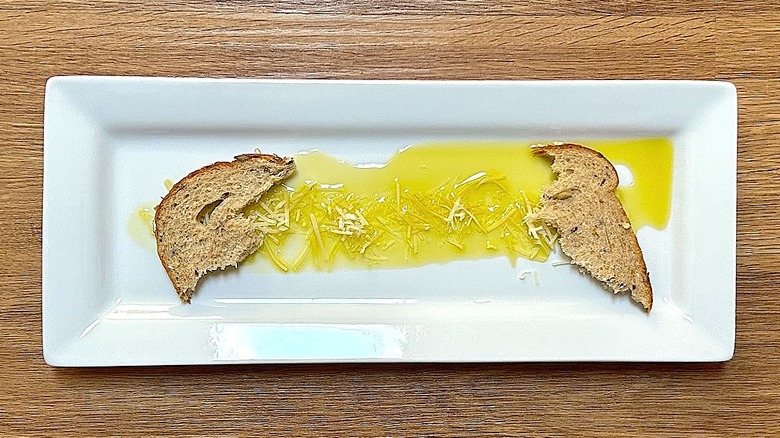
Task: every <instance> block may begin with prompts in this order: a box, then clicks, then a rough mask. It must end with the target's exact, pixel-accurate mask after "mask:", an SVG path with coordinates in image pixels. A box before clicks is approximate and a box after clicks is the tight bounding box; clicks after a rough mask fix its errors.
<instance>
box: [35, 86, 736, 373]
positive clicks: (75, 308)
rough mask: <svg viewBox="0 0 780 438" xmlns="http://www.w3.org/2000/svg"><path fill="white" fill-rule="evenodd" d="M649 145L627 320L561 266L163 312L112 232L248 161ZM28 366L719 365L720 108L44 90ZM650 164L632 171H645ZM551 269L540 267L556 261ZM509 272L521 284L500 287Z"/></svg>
mask: <svg viewBox="0 0 780 438" xmlns="http://www.w3.org/2000/svg"><path fill="white" fill-rule="evenodd" d="M648 136H664V137H670V138H671V139H672V141H673V143H674V176H673V178H674V180H673V204H672V215H671V219H670V222H669V225H668V226H667V228H666V229H664V230H662V231H657V230H654V229H650V228H643V229H641V230H640V231H639V233H638V234H639V239H640V243H641V245H642V247H643V250H644V252H645V258H646V261H647V263H648V267H649V269H650V271H651V275H652V280H653V285H654V290H655V297H656V299H655V305H654V308H653V311H652V312H651V313H650V314H649V315H648V314H645V313H644V312H642V311H641V310H640V309H639V308H638V307H637V306H636V305H634V304H633V303H632V302H630V300H629V299H628V298H627V297H623V296H618V297H615V296H612V295H610V294H609V293H606V292H604V291H603V290H602V289H601V288H600V287H599V285H597V284H596V283H595V282H593V281H591V280H590V279H589V278H587V277H584V276H582V275H580V274H579V273H578V272H577V271H576V270H575V269H573V268H570V267H568V266H565V267H553V266H551V264H550V262H547V263H544V264H540V263H532V262H527V261H524V260H520V261H519V263H518V266H517V267H516V268H514V269H512V268H511V267H510V266H509V263H508V261H507V260H506V259H505V258H499V259H492V260H477V261H464V262H455V263H450V264H445V265H430V266H426V267H422V268H415V269H405V270H373V271H349V270H341V271H334V272H330V273H322V272H304V273H300V274H295V275H290V274H279V273H274V272H257V271H256V270H255V271H253V270H251V269H241V270H238V271H235V270H234V271H229V272H226V273H223V274H217V275H211V276H209V277H206V279H205V280H204V281H203V282H202V285H201V286H200V288H199V291H198V294H197V298H196V299H195V300H194V301H193V304H192V305H181V304H180V303H179V302H178V299H177V297H176V295H175V293H174V292H173V290H172V287H171V285H170V283H169V281H168V278H167V277H166V275H165V273H164V271H163V269H162V267H161V266H160V263H159V260H158V259H157V257H156V254H155V253H154V251H153V250H150V249H149V248H144V247H142V246H139V245H138V244H137V243H136V242H135V241H134V240H133V239H132V237H131V236H130V234H129V233H128V232H127V220H128V217H129V216H130V215H131V214H132V213H133V212H135V211H137V209H138V208H139V207H140V206H142V205H143V204H144V203H148V202H149V201H153V200H157V199H159V198H160V196H162V195H163V194H164V193H165V189H164V187H163V185H162V181H163V180H165V179H167V178H170V179H173V180H176V179H178V178H181V177H182V176H184V175H186V174H187V173H188V172H189V171H191V170H193V169H196V168H198V167H201V166H203V165H204V164H208V163H211V162H214V161H218V160H225V159H228V158H230V157H232V156H233V155H236V154H239V153H244V152H247V151H251V150H254V149H255V148H260V149H261V150H263V151H268V152H274V153H277V154H280V155H284V154H288V155H289V154H294V153H296V152H299V151H303V150H309V149H320V150H323V151H326V152H328V153H330V154H332V155H336V156H338V157H341V158H344V159H346V160H349V161H351V162H354V163H366V162H383V161H385V160H386V159H387V158H388V157H389V156H390V155H391V154H392V153H394V152H395V151H396V150H398V149H399V148H400V147H403V146H405V145H408V144H412V143H419V142H425V141H431V140H448V139H452V140H468V139H478V140H502V139H510V140H520V141H523V140H527V141H529V142H534V141H539V140H569V139H582V138H636V137H648ZM44 154H45V155H44V160H45V161H44V241H43V242H44V243H43V244H44V248H43V253H44V256H43V257H44V260H43V268H44V273H43V305H44V309H43V310H44V321H43V322H44V334H43V336H44V354H45V358H46V361H47V362H48V363H50V364H52V365H62V366H81V365H98V366H99V365H148V364H195V363H198V364H203V363H206V364H208V363H241V362H251V363H255V362H285V361H293V362H327V361H562V360H567V361H570V360H597V361H604V360H610V361H612V360H619V361H722V360H727V359H729V358H730V357H731V355H732V354H733V346H734V310H735V309H734V297H735V223H736V220H735V205H736V203H735V199H736V93H735V90H734V87H733V86H732V85H731V84H728V83H718V82H688V81H605V82H599V81H559V82H493V81H489V82H414V81H408V82H407V81H264V80H209V79H160V78H112V77H60V78H53V79H51V80H50V81H49V82H48V84H47V90H46V107H45V132H44ZM648 159H652V157H648ZM556 259H557V257H556V256H555V255H554V256H553V257H552V258H551V261H554V260H556ZM526 269H536V270H537V271H538V272H539V278H540V284H538V285H536V284H534V283H533V282H532V281H521V280H519V279H518V277H517V274H518V273H519V272H521V271H523V270H526Z"/></svg>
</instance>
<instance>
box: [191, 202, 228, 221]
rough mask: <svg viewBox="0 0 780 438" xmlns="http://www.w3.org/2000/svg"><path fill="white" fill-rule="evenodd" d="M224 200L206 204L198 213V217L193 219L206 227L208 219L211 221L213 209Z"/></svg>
mask: <svg viewBox="0 0 780 438" xmlns="http://www.w3.org/2000/svg"><path fill="white" fill-rule="evenodd" d="M222 201H224V199H217V200H216V201H214V202H212V203H211V204H206V206H205V207H203V208H201V209H200V211H199V212H198V215H197V216H195V219H196V220H197V221H198V222H200V223H202V224H203V225H206V224H208V223H209V219H211V213H213V212H214V209H216V208H217V207H219V204H221V203H222Z"/></svg>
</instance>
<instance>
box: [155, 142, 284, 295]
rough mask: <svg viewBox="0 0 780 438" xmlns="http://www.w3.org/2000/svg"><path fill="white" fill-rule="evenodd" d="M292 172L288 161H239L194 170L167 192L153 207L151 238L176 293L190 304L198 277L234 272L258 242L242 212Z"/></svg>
mask: <svg viewBox="0 0 780 438" xmlns="http://www.w3.org/2000/svg"><path fill="white" fill-rule="evenodd" d="M294 170H295V163H294V162H293V159H292V158H281V157H278V156H276V155H264V154H247V155H239V156H237V157H236V158H235V160H234V161H231V162H217V163H214V164H212V165H210V166H206V167H203V168H201V169H198V170H196V171H194V172H192V173H190V174H189V175H187V176H186V177H184V178H183V179H182V180H181V181H179V182H177V183H176V184H174V185H173V187H171V190H170V191H169V192H168V194H167V195H166V196H165V197H164V198H163V200H162V201H161V202H160V205H158V206H157V207H156V210H157V211H156V213H155V215H154V233H155V237H156V239H157V255H158V256H159V257H160V261H161V262H162V265H163V267H164V268H165V271H166V272H167V273H168V277H169V278H170V279H171V282H172V283H173V286H174V288H176V293H177V294H178V295H179V298H180V299H181V300H182V301H184V302H190V300H191V299H192V294H193V292H194V291H195V286H196V285H197V283H198V280H200V278H201V277H203V276H204V275H206V274H207V273H209V272H211V271H215V270H217V269H225V268H226V267H228V266H237V265H238V263H239V262H241V261H242V260H244V259H245V258H247V257H248V256H249V255H250V254H252V253H253V252H255V251H257V249H258V248H260V246H261V245H262V244H263V239H264V236H263V234H261V233H260V231H259V230H258V229H257V227H256V226H255V225H254V224H253V222H252V221H251V220H250V219H248V218H246V217H244V215H243V214H242V210H243V209H244V208H245V207H246V206H247V205H249V204H250V203H253V202H256V201H257V200H259V199H260V197H261V196H262V195H263V194H264V193H266V192H267V191H268V189H270V188H271V186H273V185H274V184H276V183H277V182H279V181H281V180H283V179H285V178H287V177H288V176H289V175H290V174H292V173H293V171H294Z"/></svg>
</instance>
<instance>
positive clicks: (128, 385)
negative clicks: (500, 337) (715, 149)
mask: <svg viewBox="0 0 780 438" xmlns="http://www.w3.org/2000/svg"><path fill="white" fill-rule="evenodd" d="M778 5H779V4H778V3H777V2H762V1H758V0H749V1H734V2H710V1H704V0H692V1H680V0H664V1H652V2H651V1H640V0H626V1H623V0H608V1H605V2H586V1H581V0H580V1H565V0H547V1H541V0H529V1H526V2H509V1H497V2H488V1H471V2H465V1H457V0H451V1H443V2H433V1H392V0H376V1H371V2H368V1H357V0H351V1H350V0H345V1H324V2H315V1H290V0H288V1H270V2H252V1H222V2H198V1H162V0H151V1H145V2H141V1H126V2H119V1H106V2H90V1H80V0H71V1H62V2H54V1H31V2H14V1H12V0H0V22H2V23H3V26H2V30H0V75H1V76H2V81H0V97H1V99H0V145H2V153H0V206H2V209H3V215H4V219H5V220H3V221H0V227H2V236H3V237H2V238H3V242H4V243H5V245H2V247H0V261H2V263H0V339H2V342H3V345H2V348H0V386H2V388H3V389H4V390H3V391H0V434H2V435H4V436H9V435H57V436H60V435H85V434H86V435H126V436H137V435H143V434H148V435H182V434H205V435H225V434H228V435H244V434H248V433H249V431H250V430H253V431H254V433H255V434H259V435H266V436H270V435H274V436H275V435H293V436H301V435H317V436H321V435H329V436H401V435H412V436H434V435H435V436H439V435H445V436H506V435H548V436H549V435H552V436H556V435H557V436H569V435H586V436H640V435H648V436H649V435H652V436H680V435H686V436H687V435H692V436H707V437H710V436H748V435H755V436H776V435H778V434H780V421H778V420H780V315H779V314H780V304H778V300H777V299H776V289H777V285H778V284H780V272H779V271H778V266H780V248H778V244H777V242H778V238H780V219H778V215H777V211H778V208H779V207H780V201H778V193H780V174H779V173H780V154H778V150H779V149H778V144H777V141H778V140H777V139H778V138H780V103H778V102H780V101H779V100H778V99H777V96H778V89H779V86H780V79H778V78H780V74H779V72H778V68H779V67H778V66H779V65H780V56H778V51H777V46H778V43H780V41H779V38H780V37H778V35H780V32H778V29H780V6H778ZM740 13H747V14H749V15H742V14H740ZM68 74H112V75H148V76H215V77H220V76H241V77H295V78H399V79H400V78H420V79H427V78H437V79H455V78H458V79H499V78H500V79H536V78H538V79H553V78H556V79H557V78H605V79H606V78H609V79H611V78H670V79H675V78H679V79H723V80H730V81H733V82H734V83H735V84H736V85H737V88H738V92H739V99H740V101H739V123H740V128H739V129H740V132H739V156H738V193H739V201H738V234H737V247H738V259H737V272H738V274H737V288H738V297H737V304H738V314H737V346H736V354H735V356H734V359H733V360H732V361H730V362H727V363H724V364H706V365H701V364H491V365H365V366H364V365H346V366H342V365H338V366H309V365H307V366H271V367H251V366H241V367H168V368H166V367H157V368H142V369H130V368H119V369H75V370H69V369H54V368H50V367H48V366H46V365H45V364H44V362H43V359H42V355H41V335H40V334H41V304H40V300H41V296H40V294H41V245H42V241H41V209H42V122H43V112H42V108H43V93H44V85H45V81H46V79H47V78H48V77H50V76H53V75H68ZM723 237H724V238H728V236H723Z"/></svg>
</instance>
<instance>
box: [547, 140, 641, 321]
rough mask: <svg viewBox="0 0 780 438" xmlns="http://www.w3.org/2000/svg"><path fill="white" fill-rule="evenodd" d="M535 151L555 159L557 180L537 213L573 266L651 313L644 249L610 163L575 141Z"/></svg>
mask: <svg viewBox="0 0 780 438" xmlns="http://www.w3.org/2000/svg"><path fill="white" fill-rule="evenodd" d="M532 151H533V152H534V153H535V154H539V155H547V156H549V157H552V159H553V162H552V169H553V171H554V172H555V173H556V174H557V179H556V180H555V181H554V182H553V183H552V184H551V185H549V186H547V187H545V188H544V189H543V192H542V198H541V201H540V208H539V210H538V212H537V213H536V214H535V215H534V216H535V217H536V218H538V219H541V220H543V221H545V222H546V223H547V224H548V225H550V226H552V227H555V228H556V229H557V230H558V234H559V235H560V240H559V241H560V245H561V249H562V250H563V252H564V253H566V254H567V255H568V256H569V257H571V260H572V262H573V263H574V264H576V265H578V266H580V269H581V270H583V271H587V272H588V273H590V274H591V275H592V276H593V277H594V278H595V279H597V280H599V281H601V282H602V283H603V284H604V285H606V286H607V287H608V288H609V289H611V290H612V291H613V292H614V293H621V292H630V293H631V298H633V299H634V301H637V302H638V303H640V304H641V305H642V306H643V307H644V308H645V310H647V311H648V312H649V311H650V309H651V308H652V307H653V289H652V286H651V285H650V275H649V274H648V272H647V266H646V265H645V260H644V257H643V255H642V249H641V248H640V247H639V242H638V241H637V239H636V234H634V231H633V230H632V229H631V223H630V222H629V220H628V216H626V212H625V211H624V210H623V206H622V204H621V203H620V200H619V199H618V197H617V195H616V194H615V189H616V188H617V186H618V176H617V172H616V171H615V168H614V167H613V166H612V163H610V162H609V160H607V159H606V158H604V156H603V155H601V154H600V153H599V152H597V151H594V150H592V149H589V148H586V147H584V146H581V145H576V144H554V145H546V146H534V147H533V148H532Z"/></svg>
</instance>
